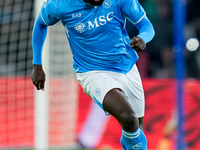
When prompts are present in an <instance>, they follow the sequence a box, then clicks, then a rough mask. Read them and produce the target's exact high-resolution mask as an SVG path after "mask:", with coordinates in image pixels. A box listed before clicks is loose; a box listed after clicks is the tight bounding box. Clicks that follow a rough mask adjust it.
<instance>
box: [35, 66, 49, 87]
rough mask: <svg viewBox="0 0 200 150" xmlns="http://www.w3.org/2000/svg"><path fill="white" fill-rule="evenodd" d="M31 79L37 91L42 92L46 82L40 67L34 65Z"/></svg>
mask: <svg viewBox="0 0 200 150" xmlns="http://www.w3.org/2000/svg"><path fill="white" fill-rule="evenodd" d="M31 79H32V82H33V84H34V85H35V87H36V88H37V90H42V91H44V83H45V80H46V77H45V73H44V71H43V69H42V65H34V68H33V71H32V74H31Z"/></svg>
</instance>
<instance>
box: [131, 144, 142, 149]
mask: <svg viewBox="0 0 200 150" xmlns="http://www.w3.org/2000/svg"><path fill="white" fill-rule="evenodd" d="M141 147H142V143H138V144H136V145H134V146H133V147H132V148H133V149H140V148H141Z"/></svg>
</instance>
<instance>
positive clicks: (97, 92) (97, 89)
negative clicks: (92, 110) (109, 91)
mask: <svg viewBox="0 0 200 150" xmlns="http://www.w3.org/2000/svg"><path fill="white" fill-rule="evenodd" d="M100 94H101V89H100V88H99V87H97V88H96V90H95V95H96V96H97V97H98V96H100Z"/></svg>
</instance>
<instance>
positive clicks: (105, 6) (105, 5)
mask: <svg viewBox="0 0 200 150" xmlns="http://www.w3.org/2000/svg"><path fill="white" fill-rule="evenodd" d="M102 5H103V7H104V8H110V6H111V5H112V2H111V1H110V0H104V2H103V4H102Z"/></svg>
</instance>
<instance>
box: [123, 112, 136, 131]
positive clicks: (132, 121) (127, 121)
mask: <svg viewBox="0 0 200 150" xmlns="http://www.w3.org/2000/svg"><path fill="white" fill-rule="evenodd" d="M120 124H121V126H122V128H123V129H124V130H126V131H130V132H133V131H136V130H137V129H138V126H139V122H138V119H137V117H136V115H135V113H134V112H131V113H129V112H123V113H121V114H120Z"/></svg>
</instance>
